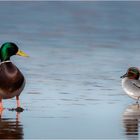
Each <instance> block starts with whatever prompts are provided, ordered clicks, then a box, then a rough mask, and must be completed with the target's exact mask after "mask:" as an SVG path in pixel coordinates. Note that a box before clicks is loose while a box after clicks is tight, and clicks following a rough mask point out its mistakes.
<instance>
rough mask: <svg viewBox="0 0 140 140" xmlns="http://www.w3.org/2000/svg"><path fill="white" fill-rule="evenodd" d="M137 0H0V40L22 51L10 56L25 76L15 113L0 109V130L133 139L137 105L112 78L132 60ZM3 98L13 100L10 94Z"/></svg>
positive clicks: (138, 47) (137, 35) (138, 21)
mask: <svg viewBox="0 0 140 140" xmlns="http://www.w3.org/2000/svg"><path fill="white" fill-rule="evenodd" d="M139 7H140V2H139V1H135V2H133V1H114V2H113V1H108V2H107V1H106V2H105V1H89V2H86V1H85V2H84V1H77V2H76V1H44V2H40V1H37V2H35V1H32V2H27V1H26V2H24V1H21V2H18V1H7V2H2V1H1V2H0V43H1V44H3V43H4V42H7V41H11V42H15V43H16V44H17V45H18V46H19V48H20V49H22V50H23V51H25V52H26V53H27V54H28V55H29V56H30V57H29V58H28V59H25V58H21V57H18V56H14V57H12V62H13V63H14V64H16V65H17V67H18V68H19V69H20V70H21V71H22V72H23V73H24V75H25V77H26V87H25V90H24V91H23V93H22V94H21V96H20V99H21V103H22V106H23V108H24V109H25V111H24V112H22V113H20V114H19V118H18V119H17V117H16V112H11V111H8V109H6V110H4V111H3V115H2V117H1V122H0V125H1V126H3V127H2V130H4V129H5V126H6V128H7V129H6V130H8V131H9V130H10V132H11V127H14V128H17V129H16V130H14V129H13V133H14V132H16V133H14V134H15V136H18V138H20V139H24V138H38V139H39V138H45V139H46V138H53V139H62V138H65V139H77V138H79V139H82V138H84V139H88V138H91V139H101V138H104V139H105V138H106V139H117V138H118V139H120V138H121V139H139V119H140V115H139V114H140V110H139V107H138V106H137V105H135V101H134V100H132V99H130V98H129V97H128V96H127V95H126V94H125V93H124V91H123V90H122V87H121V79H120V76H121V75H122V74H124V73H125V72H126V70H127V68H128V67H130V66H136V67H140V61H139V60H140V27H139V26H140V8H139ZM4 106H5V108H12V107H15V99H12V100H4ZM4 124H7V125H4ZM8 128H9V129H8ZM13 133H12V134H13ZM17 133H18V134H17ZM5 134H7V132H6V131H2V135H5ZM8 134H9V132H8ZM10 134H11V133H10ZM10 134H9V135H10ZM11 137H12V136H11ZM12 138H13V137H12ZM14 138H15V137H14Z"/></svg>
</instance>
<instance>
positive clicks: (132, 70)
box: [121, 67, 140, 80]
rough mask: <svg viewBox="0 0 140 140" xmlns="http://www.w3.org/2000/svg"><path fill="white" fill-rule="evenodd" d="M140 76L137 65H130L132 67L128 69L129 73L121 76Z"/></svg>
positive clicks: (130, 77)
mask: <svg viewBox="0 0 140 140" xmlns="http://www.w3.org/2000/svg"><path fill="white" fill-rule="evenodd" d="M139 76H140V72H139V69H138V68H136V67H130V68H129V69H128V70H127V73H126V74H124V75H123V76H121V78H125V77H128V78H129V79H135V80H138V79H139Z"/></svg>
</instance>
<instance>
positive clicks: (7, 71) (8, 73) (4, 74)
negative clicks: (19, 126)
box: [0, 42, 28, 110]
mask: <svg viewBox="0 0 140 140" xmlns="http://www.w3.org/2000/svg"><path fill="white" fill-rule="evenodd" d="M13 55H19V56H24V57H28V55H27V54H25V53H24V52H23V51H21V50H19V48H18V46H17V45H16V44H15V43H12V42H6V43H4V44H3V45H2V46H1V48H0V59H1V63H0V110H3V105H2V99H10V98H13V97H16V102H17V108H16V109H17V110H21V109H22V108H21V107H20V101H19V95H20V93H21V92H22V90H23V88H24V86H25V78H24V76H23V74H22V73H21V72H20V70H19V69H18V68H17V67H16V65H14V64H13V63H12V62H11V61H10V57H11V56H13Z"/></svg>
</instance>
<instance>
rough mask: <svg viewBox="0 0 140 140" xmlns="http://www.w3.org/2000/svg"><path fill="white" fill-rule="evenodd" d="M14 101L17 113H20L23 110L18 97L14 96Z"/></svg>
mask: <svg viewBox="0 0 140 140" xmlns="http://www.w3.org/2000/svg"><path fill="white" fill-rule="evenodd" d="M16 101H17V108H16V111H17V112H22V111H23V110H24V109H23V108H21V107H20V101H19V96H16Z"/></svg>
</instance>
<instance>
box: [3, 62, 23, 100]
mask: <svg viewBox="0 0 140 140" xmlns="http://www.w3.org/2000/svg"><path fill="white" fill-rule="evenodd" d="M24 86H25V79H24V76H23V75H22V73H21V72H20V71H19V69H18V68H17V67H16V66H15V65H14V64H13V63H12V62H4V63H1V64H0V98H2V99H9V98H12V97H15V96H19V95H20V93H21V91H22V90H23V88H24Z"/></svg>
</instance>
